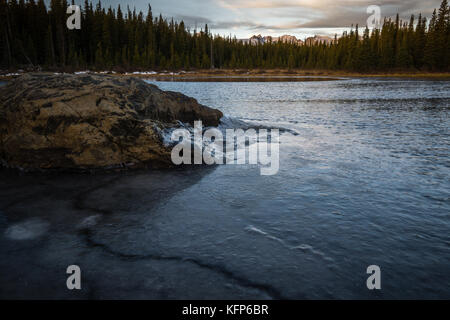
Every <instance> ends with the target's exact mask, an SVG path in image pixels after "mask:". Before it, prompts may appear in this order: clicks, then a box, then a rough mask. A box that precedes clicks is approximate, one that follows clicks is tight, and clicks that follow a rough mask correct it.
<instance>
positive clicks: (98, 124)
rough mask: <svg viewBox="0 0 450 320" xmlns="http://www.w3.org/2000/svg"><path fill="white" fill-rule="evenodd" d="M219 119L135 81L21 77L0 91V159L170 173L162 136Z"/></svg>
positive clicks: (22, 164) (28, 166)
mask: <svg viewBox="0 0 450 320" xmlns="http://www.w3.org/2000/svg"><path fill="white" fill-rule="evenodd" d="M222 116H223V115H222V113H221V112H220V111H219V110H215V109H211V108H208V107H206V106H203V105H200V104H199V103H197V101H196V100H195V99H193V98H190V97H187V96H185V95H183V94H180V93H176V92H165V91H162V90H160V89H158V87H156V86H154V85H151V84H147V83H145V82H144V81H142V80H140V79H135V78H120V77H114V76H100V75H66V74H64V75H50V74H26V75H23V76H21V77H19V78H16V79H14V80H12V81H11V82H10V83H8V84H7V85H6V86H3V87H1V88H0V159H1V162H2V164H3V165H4V166H7V167H12V168H22V169H25V170H35V169H76V170H89V169H97V168H111V167H124V166H125V167H143V166H152V167H168V166H171V160H170V150H169V149H168V148H167V147H166V146H164V144H163V143H162V137H161V136H160V132H161V130H164V129H166V128H168V127H173V126H175V125H176V123H177V120H178V121H181V122H184V123H192V122H193V121H195V120H202V122H203V124H204V125H205V126H217V125H218V124H219V120H220V118H221V117H222Z"/></svg>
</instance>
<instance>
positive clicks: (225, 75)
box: [0, 69, 450, 81]
mask: <svg viewBox="0 0 450 320" xmlns="http://www.w3.org/2000/svg"><path fill="white" fill-rule="evenodd" d="M26 73H48V74H64V73H68V74H80V75H82V74H99V75H101V74H108V75H113V76H118V77H139V78H157V80H162V81H164V80H165V79H171V80H175V79H179V81H196V80H202V79H204V80H206V81H208V80H209V81H215V80H218V79H222V80H225V81H232V80H234V79H241V80H242V79H245V80H246V81H252V80H253V81H254V80H260V81H286V80H287V81H327V80H328V81H331V80H340V79H339V78H400V79H401V78H405V79H416V80H421V79H430V80H450V72H401V71H398V72H397V71H395V72H392V73H387V72H379V73H375V72H374V73H358V72H346V71H329V70H283V69H252V70H247V69H234V70H230V69H207V70H193V71H184V70H179V71H167V70H163V71H134V72H116V71H93V70H82V71H73V72H66V71H22V70H19V71H15V72H14V71H13V72H7V73H4V74H0V81H1V80H8V79H11V78H15V77H18V76H20V75H23V74H26ZM175 81H176V80H175Z"/></svg>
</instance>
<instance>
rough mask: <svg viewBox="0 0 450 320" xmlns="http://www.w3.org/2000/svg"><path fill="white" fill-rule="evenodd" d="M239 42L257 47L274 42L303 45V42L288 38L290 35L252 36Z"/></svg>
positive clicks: (292, 37) (293, 37) (291, 37)
mask: <svg viewBox="0 0 450 320" xmlns="http://www.w3.org/2000/svg"><path fill="white" fill-rule="evenodd" d="M240 41H242V42H244V43H250V44H252V45H257V44H264V43H270V42H272V43H274V42H278V41H280V42H283V43H293V44H297V45H299V46H301V45H303V44H304V43H303V41H302V40H300V39H297V38H296V37H295V36H290V35H287V34H285V35H283V36H281V37H272V36H265V37H263V36H262V35H260V34H259V35H257V36H256V35H255V36H252V37H251V38H250V39H240Z"/></svg>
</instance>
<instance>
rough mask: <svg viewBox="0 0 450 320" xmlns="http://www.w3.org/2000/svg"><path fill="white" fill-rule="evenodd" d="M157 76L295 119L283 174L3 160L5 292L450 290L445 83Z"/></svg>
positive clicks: (238, 294)
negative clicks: (45, 170) (377, 272)
mask: <svg viewBox="0 0 450 320" xmlns="http://www.w3.org/2000/svg"><path fill="white" fill-rule="evenodd" d="M155 84H157V85H158V86H159V87H160V88H161V89H164V90H174V91H181V92H183V93H185V94H187V95H190V96H193V97H195V98H197V99H198V100H199V101H200V102H201V103H203V104H205V105H208V106H211V107H215V108H219V109H220V110H222V111H223V112H224V114H226V115H227V116H229V117H232V119H236V120H243V121H246V122H248V123H251V124H255V125H263V126H267V127H277V128H284V129H288V130H287V131H284V133H283V134H282V135H281V146H280V170H279V172H278V174H276V175H273V176H261V175H260V171H259V168H258V167H257V166H250V165H222V166H214V167H206V168H205V167H199V168H192V169H188V170H163V171H157V172H156V171H150V172H148V171H147V172H145V171H137V172H129V173H120V174H99V175H95V176H91V175H60V176H55V175H38V176H17V175H16V174H13V173H10V172H2V173H1V179H0V297H2V298H17V297H18V298H80V297H82V298H159V299H166V298H193V299H196V298H200V299H205V298H208V299H215V298H222V299H224V298H237V299H239V298H255V299H259V298H262V299H265V298H290V299H297V298H327V299H328V298H341V299H344V298H363V299H366V298H369V299H370V298H446V299H449V298H450V288H449V284H450V132H449V127H450V119H449V114H450V113H449V111H450V103H449V101H450V82H444V81H408V80H387V79H381V80H379V79H350V80H339V81H327V82H260V83H253V82H245V83H242V82H241V83H233V82H155ZM71 264H77V265H79V266H80V267H81V270H82V277H83V278H82V281H83V282H82V288H83V289H82V290H81V291H78V292H74V291H69V290H67V289H66V286H65V283H66V276H67V275H66V273H65V270H66V268H67V266H68V265H71ZM369 265H378V266H380V268H381V273H382V280H381V281H382V284H381V285H382V289H381V290H379V291H369V290H368V289H367V287H366V279H367V277H368V275H367V274H366V268H367V267H368V266H369Z"/></svg>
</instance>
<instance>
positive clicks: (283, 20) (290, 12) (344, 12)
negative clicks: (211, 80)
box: [76, 0, 441, 39]
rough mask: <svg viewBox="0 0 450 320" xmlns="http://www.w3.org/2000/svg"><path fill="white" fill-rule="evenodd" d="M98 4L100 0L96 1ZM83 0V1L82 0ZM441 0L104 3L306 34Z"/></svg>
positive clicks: (217, 28)
mask: <svg viewBox="0 0 450 320" xmlns="http://www.w3.org/2000/svg"><path fill="white" fill-rule="evenodd" d="M93 1H94V3H96V2H97V0H93ZM76 2H79V1H76ZM440 2H441V0H150V1H149V0H122V1H120V0H102V4H103V5H104V6H109V5H112V6H113V7H115V6H117V4H119V3H121V4H122V5H126V4H129V5H130V7H131V8H133V7H134V6H135V7H136V9H138V10H143V11H144V12H146V10H147V9H146V8H147V5H148V3H150V4H151V6H152V9H153V14H154V15H158V14H159V13H162V14H163V16H164V17H168V18H171V17H173V18H174V19H176V20H184V21H185V23H186V24H187V25H188V26H190V27H191V28H192V29H193V28H194V26H195V25H196V24H197V26H198V27H199V28H200V27H201V26H203V25H204V24H205V23H208V26H209V27H210V28H211V30H212V31H213V33H215V34H216V33H219V34H221V35H229V34H232V35H236V37H237V38H248V37H249V36H251V35H253V34H262V35H272V36H279V35H283V34H290V35H295V36H296V37H297V38H300V39H303V38H305V37H307V36H311V35H314V34H323V35H326V34H328V35H334V34H335V33H338V34H341V33H342V31H343V30H346V29H348V28H349V27H350V26H351V24H356V23H358V24H359V25H360V26H365V25H366V21H367V18H368V17H369V15H368V14H367V13H366V10H367V7H368V6H370V5H378V6H380V7H381V16H382V17H384V16H388V17H389V16H395V14H396V13H397V12H398V13H400V16H401V17H403V18H405V19H408V20H409V17H410V15H411V14H413V13H414V14H418V13H420V12H422V14H425V15H427V16H430V15H431V12H432V10H433V8H437V7H439V5H440Z"/></svg>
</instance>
